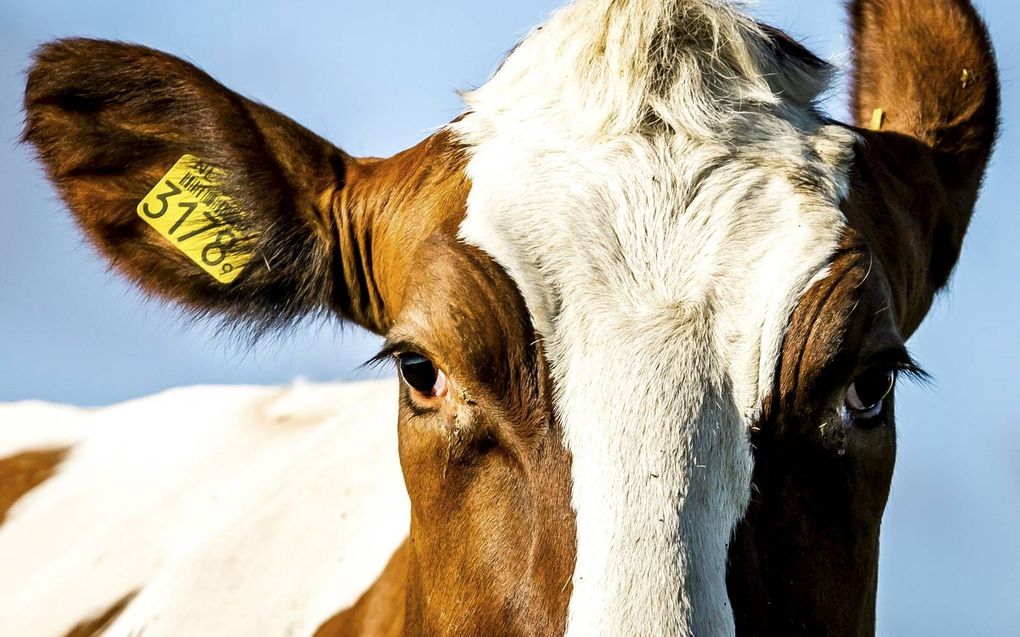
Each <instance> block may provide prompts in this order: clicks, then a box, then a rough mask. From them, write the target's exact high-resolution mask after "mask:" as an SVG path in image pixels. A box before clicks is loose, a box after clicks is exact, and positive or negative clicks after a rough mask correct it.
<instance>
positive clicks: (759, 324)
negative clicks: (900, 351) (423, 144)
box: [452, 0, 853, 636]
mask: <svg viewBox="0 0 1020 637" xmlns="http://www.w3.org/2000/svg"><path fill="white" fill-rule="evenodd" d="M810 71H811V69H807V68H806V67H804V66H803V65H790V66H788V67H784V66H783V65H782V64H781V63H780V62H779V61H777V60H776V59H774V56H773V54H772V53H771V49H770V48H769V47H768V46H767V45H766V43H765V40H764V35H763V34H762V32H761V31H760V30H759V29H758V27H757V26H756V25H755V24H754V23H753V22H751V21H750V20H748V19H746V18H743V17H740V16H739V14H737V13H735V12H733V11H732V10H731V9H730V8H728V7H727V6H725V5H724V4H722V3H718V2H712V1H709V0H675V1H669V0H627V1H620V0H582V1H578V2H575V3H573V4H571V5H569V6H568V7H566V8H564V9H562V10H560V11H559V12H558V13H556V14H555V15H554V16H553V17H552V18H551V19H550V20H549V22H548V23H547V24H546V25H544V27H542V28H541V29H540V30H536V31H534V32H533V33H532V34H531V35H529V36H528V37H527V38H526V39H525V40H524V42H522V44H521V45H520V46H519V47H518V48H517V49H516V50H515V51H514V53H513V54H512V55H511V56H510V57H509V58H508V59H507V60H506V62H505V63H504V65H503V66H502V67H501V68H500V70H499V71H498V72H497V73H496V75H495V76H494V77H493V78H492V79H491V80H490V81H489V82H488V83H487V84H486V85H485V86H483V87H482V88H481V89H479V90H477V91H475V92H472V93H470V94H468V95H467V96H466V101H467V103H468V105H469V108H470V112H469V114H468V115H467V116H466V117H465V118H464V119H463V120H461V121H460V122H458V123H456V124H454V125H453V127H452V129H453V131H454V132H455V133H456V134H457V135H458V136H459V138H460V139H461V140H462V141H463V142H464V143H465V144H466V145H467V147H468V152H469V157H470V159H469V163H468V167H467V172H468V176H469V177H470V178H471V181H472V190H471V193H470V195H469V199H468V213H467V216H466V218H465V220H464V222H463V225H462V226H461V235H462V237H463V238H464V239H466V240H467V241H469V242H471V243H473V244H475V245H477V246H479V247H481V248H482V249H484V250H486V251H488V252H489V253H490V254H491V255H492V256H493V257H494V258H495V259H496V260H497V261H498V262H499V263H501V264H502V265H503V266H504V267H505V268H506V269H507V271H508V272H509V273H510V275H511V276H512V277H513V279H514V280H515V281H516V283H517V284H518V286H519V287H520V289H521V290H522V293H523V295H524V298H525V300H526V302H527V304H528V307H529V310H530V312H531V314H532V318H533V320H534V323H535V326H536V327H537V329H538V330H539V332H540V334H541V335H542V338H543V341H544V345H545V351H546V355H547V356H548V359H549V362H550V365H551V369H552V374H553V381H554V386H555V391H556V410H557V416H558V418H559V419H560V421H561V423H562V424H563V427H564V431H565V438H566V440H565V443H566V445H567V447H568V449H569V450H570V451H571V452H572V454H573V503H574V507H575V509H576V513H577V563H576V568H575V573H574V579H573V584H574V589H573V597H572V599H571V601H570V607H569V614H568V624H567V626H568V630H567V632H568V634H570V635H577V636H582V635H583V636H590V635H638V634H640V635H653V634H654V635H691V634H695V635H724V634H732V633H733V617H732V611H731V609H730V608H729V603H728V597H727V594H726V586H725V571H726V554H727V544H728V542H729V539H730V535H731V532H732V529H733V527H734V525H735V523H736V522H737V521H738V520H739V518H740V516H741V515H742V514H743V511H744V509H745V507H746V504H747V501H748V497H749V493H750V476H751V468H752V460H751V453H750V448H749V444H748V428H749V426H750V425H751V424H752V423H753V421H754V419H755V418H756V416H757V412H758V409H759V408H760V405H761V403H762V399H763V398H764V396H765V395H766V394H767V393H768V392H769V391H770V389H771V386H772V377H773V373H774V369H775V364H776V361H777V357H778V354H779V350H780V347H781V342H782V338H783V335H784V331H785V329H786V325H787V323H788V320H789V317H790V314H791V312H792V310H793V308H794V307H795V305H796V303H797V301H798V299H799V298H800V297H801V295H802V294H803V293H804V291H805V290H806V289H807V287H808V285H809V284H810V283H811V282H812V281H813V280H814V279H815V278H816V277H818V276H821V275H822V274H823V273H824V271H825V266H826V263H827V260H828V258H829V257H830V255H831V254H832V253H833V251H834V250H835V249H836V246H837V243H838V241H839V237H840V232H841V229H842V228H843V226H844V225H845V219H844V218H843V216H842V215H841V213H840V212H839V210H838V202H839V199H840V198H841V197H842V196H843V195H844V194H845V193H844V189H845V187H846V186H845V181H846V168H847V165H848V160H849V156H850V147H851V144H852V142H853V138H852V136H851V135H850V134H849V133H846V132H844V131H843V130H841V129H838V128H835V127H828V126H823V125H822V122H821V120H820V119H819V117H818V116H817V115H816V113H815V112H814V110H813V108H812V107H811V104H810V100H811V99H812V98H813V96H814V94H815V93H816V92H817V91H818V90H819V89H820V88H821V87H822V86H823V85H824V83H825V77H823V76H824V72H820V71H818V70H817V69H816V70H815V72H810ZM805 176H809V177H810V182H811V183H812V186H811V188H807V187H805V186H803V185H802V184H803V183H804V182H803V179H802V178H803V177H805Z"/></svg>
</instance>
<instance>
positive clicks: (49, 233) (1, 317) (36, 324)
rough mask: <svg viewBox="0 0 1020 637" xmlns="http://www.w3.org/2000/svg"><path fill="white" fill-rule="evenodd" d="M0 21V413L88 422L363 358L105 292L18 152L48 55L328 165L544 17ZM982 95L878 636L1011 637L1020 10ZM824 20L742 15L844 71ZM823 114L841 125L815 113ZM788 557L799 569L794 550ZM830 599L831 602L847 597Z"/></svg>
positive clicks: (1019, 619) (837, 100)
mask: <svg viewBox="0 0 1020 637" xmlns="http://www.w3.org/2000/svg"><path fill="white" fill-rule="evenodd" d="M286 4H287V5H288V6H284V3H267V2H255V1H249V2H243V3H242V2H217V3H209V2H192V1H189V0H178V1H175V2H173V3H169V2H144V3H142V2H137V1H134V0H131V1H121V2H100V1H96V2H80V1H65V2H45V1H33V2H12V1H11V0H0V401H11V400H22V399H30V398H31V399H44V400H51V401H60V402H69V403H74V404H78V405H105V404H109V403H113V402H117V401H121V400H126V399H130V398H133V397H137V396H143V395H145V394H149V393H152V392H156V391H160V390H162V389H165V388H168V387H174V386H179V385H188V384H208V383H224V384H228V383H229V384H236V383H260V384H273V383H286V382H288V381H291V380H292V379H294V378H296V377H303V378H307V379H312V380H319V381H326V380H335V379H349V378H355V377H358V372H356V368H357V366H358V365H359V364H360V363H361V362H362V361H364V360H365V359H367V358H368V357H370V356H371V355H372V354H373V353H374V349H375V347H376V346H377V341H376V340H375V339H374V338H372V337H368V336H366V335H364V334H361V333H359V332H358V331H356V330H353V329H350V328H347V329H341V328H340V327H338V326H336V325H332V324H305V325H302V326H300V327H299V328H298V329H296V330H292V331H291V332H289V333H288V334H286V335H284V336H280V337H276V338H272V339H268V340H264V341H262V342H260V343H258V344H256V345H254V346H249V345H248V344H245V343H237V342H234V341H230V340H224V339H223V338H222V337H221V336H217V335H216V334H215V333H214V330H213V329H212V326H210V325H201V324H200V325H194V324H190V325H189V324H185V323H183V322H182V321H179V320H177V319H178V318H179V317H178V315H177V314H176V313H175V312H174V311H173V310H171V309H169V308H167V307H163V306H160V305H158V304H156V303H152V302H146V301H144V300H143V299H142V298H141V297H140V295H139V294H137V293H136V292H135V291H134V290H132V289H131V288H129V287H128V286H126V285H125V284H124V283H122V282H121V281H120V280H118V279H117V278H115V277H113V276H112V275H111V274H110V273H108V272H107V271H106V267H105V265H104V264H103V263H101V262H100V261H99V260H98V259H97V258H96V255H95V254H94V253H93V251H92V250H91V249H90V248H89V247H88V246H86V245H83V244H82V242H81V239H80V238H79V235H78V232H77V230H76V229H75V228H74V226H73V225H72V223H71V222H70V220H69V217H68V215H67V214H66V213H65V212H64V210H63V209H62V207H61V205H60V204H59V202H58V201H57V198H56V197H55V195H54V193H53V191H52V190H51V188H50V187H49V186H48V185H47V183H46V182H45V180H44V179H43V177H42V175H41V171H40V169H39V167H38V166H37V165H36V164H35V163H34V162H33V161H32V159H31V155H30V153H29V151H28V149H26V148H25V147H21V146H18V145H17V138H18V134H19V128H20V124H21V121H22V114H21V92H22V89H23V86H24V76H23V73H24V71H25V69H26V68H27V66H28V64H29V54H30V52H31V51H32V49H33V48H34V47H35V46H36V45H38V44H40V43H42V42H44V41H46V40H48V39H50V38H55V37H61V36H71V35H86V36H92V37H103V38H115V39H122V40H128V41H134V42H139V43H143V44H146V45H148V46H151V47H155V48H158V49H163V50H165V51H168V52H171V53H174V54H177V55H180V56H183V57H185V58H187V59H189V60H191V61H193V62H194V63H196V64H197V65H199V66H200V67H202V68H204V69H205V70H206V71H208V72H210V73H211V74H212V75H213V76H214V77H216V78H217V79H219V80H220V81H221V82H223V83H224V84H226V85H227V86H229V87H231V88H233V89H234V90H236V91H239V92H240V93H242V94H244V95H247V96H249V97H252V98H254V99H257V100H259V101H262V102H264V103H266V104H268V105H269V106H272V107H273V108H275V109H277V110H280V111H282V112H284V113H286V114H288V115H289V116H291V117H293V118H294V119H296V120H297V121H299V122H301V123H302V124H304V125H305V126H308V127H309V128H311V129H312V130H314V131H316V132H318V133H319V134H321V135H323V136H325V137H326V138H328V139H330V140H332V141H333V142H335V143H337V144H339V145H341V146H342V147H343V148H344V149H345V150H347V151H348V152H350V153H352V154H355V155H359V154H370V155H387V154H391V153H393V152H396V151H399V150H401V149H403V148H406V147H408V146H410V145H412V144H413V143H415V142H416V141H418V140H419V139H421V138H422V137H424V136H425V135H427V134H428V132H429V131H430V129H432V128H433V127H435V126H438V125H440V124H443V123H445V122H446V121H448V120H449V119H451V118H452V117H454V116H455V115H456V114H457V113H458V112H459V110H460V102H459V99H458V97H457V95H456V92H455V91H456V89H462V88H470V87H473V86H477V85H479V84H481V83H483V82H484V81H485V79H486V78H487V77H488V75H489V74H490V73H491V72H492V70H493V68H494V66H495V65H496V64H497V63H498V62H499V60H500V59H501V58H502V57H503V55H504V54H505V53H506V52H507V51H508V50H509V49H510V48H511V47H512V46H513V44H514V43H515V42H516V41H517V40H518V39H519V38H520V37H521V36H523V35H524V34H525V33H526V32H527V30H528V29H529V28H530V27H531V26H532V25H534V24H536V23H538V22H540V21H541V20H542V18H543V17H544V16H546V15H547V14H548V12H549V11H550V10H552V9H553V8H555V6H557V5H558V4H560V2H559V0H507V1H505V2H478V1H476V0H433V1H430V2H421V1H420V0H389V1H387V0H379V1H378V2H353V1H351V0H342V1H337V2H302V3H286ZM977 4H978V6H979V8H980V9H981V11H982V13H983V14H984V15H985V17H986V19H987V21H988V22H989V24H990V27H991V31H992V39H993V41H994V42H995V45H996V47H997V52H998V56H999V65H1000V70H1001V73H1002V81H1003V98H1004V100H1003V102H1004V113H1003V121H1004V125H1005V126H1004V133H1003V135H1002V138H1001V140H1000V142H999V146H998V151H997V152H996V155H995V157H994V159H993V164H992V167H991V170H990V172H989V175H988V181H987V186H986V188H985V190H984V193H983V196H982V198H981V201H980V202H979V204H978V208H977V213H976V216H975V219H974V222H973V224H972V226H971V230H970V234H969V235H968V238H967V242H966V245H965V248H964V252H963V257H962V259H961V261H960V265H959V267H958V269H957V271H956V275H955V277H954V280H953V282H952V286H951V290H950V292H949V293H948V294H946V295H943V296H942V297H941V298H940V299H939V300H938V301H937V302H936V304H935V307H934V308H933V310H932V313H931V314H930V315H929V317H928V319H927V321H926V322H925V324H924V325H923V326H922V328H921V329H920V331H918V333H917V334H916V335H915V336H914V337H913V339H912V340H911V342H910V347H911V350H912V351H913V353H914V354H915V356H916V358H918V359H919V360H920V361H921V362H922V364H923V365H924V366H925V367H926V368H927V369H928V370H929V371H930V372H931V373H932V375H933V376H934V380H935V382H934V385H933V386H932V387H930V388H925V387H921V386H917V385H913V384H910V383H904V384H903V385H902V386H901V387H900V389H899V397H898V402H897V412H898V426H899V437H900V446H899V456H898V461H897V468H896V475H895V478H894V481H893V492H892V499H891V501H890V503H889V508H888V510H887V513H886V517H885V523H884V528H883V538H882V542H883V543H882V563H881V576H880V585H879V601H878V623H879V633H880V634H882V635H954V636H955V635H1006V634H1011V635H1020V612H1018V609H1020V415H1018V410H1017V407H1016V405H1015V401H1016V400H1017V398H1018V395H1020V387H1018V384H1020V375H1018V374H1017V368H1018V366H1020V338H1018V335H1017V317H1018V316H1020V285H1018V282H1017V267H1016V265H1015V261H1014V259H1015V258H1016V256H1017V249H1016V247H1015V242H1016V239H1017V237H1018V236H1020V214H1018V206H1017V195H1016V193H1014V192H1013V191H1012V189H1013V188H1015V187H1017V185H1018V183H1017V177H1018V168H1020V157H1018V153H1020V143H1018V142H1020V136H1018V133H1017V129H1016V127H1015V123H1016V122H1018V121H1020V95H1018V91H1020V87H1018V84H1017V80H1018V73H1020V38H1018V37H1017V33H1018V27H1020V20H1018V15H1020V4H1018V3H1017V2H1016V0H982V1H980V2H978V3H977ZM841 5H842V2H839V1H837V0H762V1H761V2H760V4H759V6H758V7H757V8H755V12H756V13H757V14H758V15H759V16H761V17H762V18H764V19H765V20H766V21H769V22H771V23H773V24H776V25H778V26H780V27H782V28H784V29H786V30H788V31H789V32H790V33H791V34H792V35H794V36H795V37H797V38H799V39H801V40H802V41H803V42H805V43H806V44H807V45H808V46H809V47H811V48H812V49H814V50H815V51H816V52H817V53H819V54H820V55H822V56H823V57H825V58H827V59H830V60H832V61H834V62H836V63H837V64H838V65H840V66H844V67H845V65H846V62H847V60H848V54H847V51H848V38H847V32H846V27H845V21H844V18H843V12H842V9H841ZM828 107H829V111H830V112H831V113H832V114H834V115H836V116H840V117H842V116H843V115H844V114H845V112H846V104H845V100H844V99H843V98H842V96H841V94H840V93H839V92H836V93H835V94H834V96H833V98H832V99H831V100H830V103H829V105H828ZM805 550H809V547H806V548H805ZM855 585H857V583H855V582H847V586H848V587H849V586H855Z"/></svg>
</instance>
